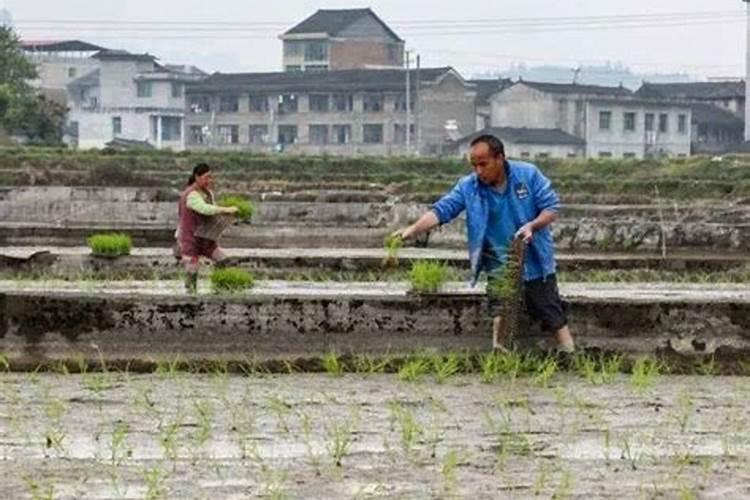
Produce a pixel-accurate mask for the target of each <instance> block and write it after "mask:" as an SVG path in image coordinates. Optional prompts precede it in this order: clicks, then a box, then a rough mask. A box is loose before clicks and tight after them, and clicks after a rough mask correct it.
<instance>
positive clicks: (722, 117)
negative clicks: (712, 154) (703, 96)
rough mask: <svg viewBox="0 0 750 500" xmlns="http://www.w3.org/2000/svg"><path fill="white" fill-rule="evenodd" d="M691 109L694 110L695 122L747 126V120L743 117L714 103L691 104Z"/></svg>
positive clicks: (736, 126) (739, 127)
mask: <svg viewBox="0 0 750 500" xmlns="http://www.w3.org/2000/svg"><path fill="white" fill-rule="evenodd" d="M691 109H692V110H693V113H692V115H693V123H698V124H706V125H713V126H719V127H727V128H738V129H744V128H745V122H744V121H743V120H742V118H739V117H738V116H736V115H734V114H733V113H730V112H729V111H727V110H724V109H721V108H719V107H717V106H714V105H713V104H704V103H696V104H693V105H692V106H691Z"/></svg>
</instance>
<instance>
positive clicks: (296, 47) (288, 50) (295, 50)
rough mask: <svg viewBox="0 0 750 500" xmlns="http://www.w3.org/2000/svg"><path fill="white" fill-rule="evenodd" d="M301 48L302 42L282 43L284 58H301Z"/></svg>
mask: <svg viewBox="0 0 750 500" xmlns="http://www.w3.org/2000/svg"><path fill="white" fill-rule="evenodd" d="M303 46H304V42H297V41H289V42H284V55H285V56H301V55H302V47H303Z"/></svg>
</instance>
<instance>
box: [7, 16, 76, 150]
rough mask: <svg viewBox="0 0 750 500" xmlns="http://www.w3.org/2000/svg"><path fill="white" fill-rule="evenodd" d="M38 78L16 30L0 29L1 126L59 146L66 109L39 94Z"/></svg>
mask: <svg viewBox="0 0 750 500" xmlns="http://www.w3.org/2000/svg"><path fill="white" fill-rule="evenodd" d="M36 77H37V72H36V68H35V67H34V64H33V63H32V62H31V61H29V60H28V59H26V57H25V55H24V53H23V50H22V48H21V43H20V41H19V40H18V37H17V36H16V34H15V32H14V31H13V29H12V28H10V27H7V26H0V127H2V128H3V129H4V130H5V131H6V132H7V133H8V134H11V135H14V136H18V137H22V138H23V139H25V140H26V141H29V142H31V143H43V144H59V143H60V140H61V139H62V127H63V124H64V122H65V112H66V109H65V108H64V107H63V106H61V105H60V104H57V103H55V102H53V101H50V100H48V99H46V98H45V97H44V96H42V95H39V94H37V92H36V90H35V89H33V88H32V87H31V85H30V84H29V82H30V81H31V80H33V79H34V78H36Z"/></svg>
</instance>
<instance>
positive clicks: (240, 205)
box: [218, 196, 255, 222]
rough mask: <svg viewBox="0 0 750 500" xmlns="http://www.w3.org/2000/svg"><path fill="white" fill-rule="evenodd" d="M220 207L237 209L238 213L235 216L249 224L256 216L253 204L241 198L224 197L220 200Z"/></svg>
mask: <svg viewBox="0 0 750 500" xmlns="http://www.w3.org/2000/svg"><path fill="white" fill-rule="evenodd" d="M218 205H219V206H222V207H236V208H237V213H236V214H235V215H236V216H237V218H238V219H239V220H241V221H242V222H249V221H250V219H252V218H253V215H254V214H255V207H254V206H253V204H252V203H251V202H250V201H249V200H246V199H245V198H242V197H241V196H224V197H222V198H221V199H220V200H219V203H218Z"/></svg>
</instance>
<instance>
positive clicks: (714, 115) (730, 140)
mask: <svg viewBox="0 0 750 500" xmlns="http://www.w3.org/2000/svg"><path fill="white" fill-rule="evenodd" d="M636 94H637V95H639V96H642V97H649V98H668V99H683V100H685V101H689V102H690V103H692V104H691V108H692V112H693V113H692V123H691V125H692V138H693V140H692V153H693V154H720V153H724V152H727V151H732V150H735V149H736V148H737V146H738V145H740V144H741V143H742V142H743V140H744V128H745V122H744V118H745V82H744V81H742V80H727V81H715V82H691V83H662V84H656V83H644V84H643V85H642V86H641V88H640V89H638V91H637V92H636Z"/></svg>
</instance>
